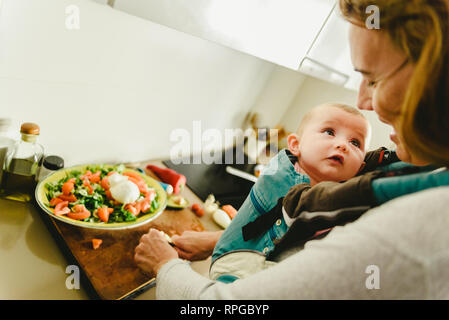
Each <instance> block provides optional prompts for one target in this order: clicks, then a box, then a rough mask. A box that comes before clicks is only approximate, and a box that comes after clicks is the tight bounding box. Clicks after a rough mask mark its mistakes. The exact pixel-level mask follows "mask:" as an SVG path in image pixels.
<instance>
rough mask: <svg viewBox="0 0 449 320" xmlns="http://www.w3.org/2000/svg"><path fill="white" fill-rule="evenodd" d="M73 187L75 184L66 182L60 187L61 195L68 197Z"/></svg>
mask: <svg viewBox="0 0 449 320" xmlns="http://www.w3.org/2000/svg"><path fill="white" fill-rule="evenodd" d="M74 187H75V184H74V183H73V182H71V181H67V182H65V183H64V184H63V185H62V193H63V194H64V195H66V196H68V195H69V194H70V193H71V192H72V190H73V188H74Z"/></svg>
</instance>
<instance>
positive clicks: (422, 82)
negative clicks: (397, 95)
mask: <svg viewBox="0 0 449 320" xmlns="http://www.w3.org/2000/svg"><path fill="white" fill-rule="evenodd" d="M339 1H340V10H341V12H342V14H343V16H344V18H345V19H346V20H348V21H349V22H351V23H353V24H356V25H359V26H365V21H366V20H367V19H368V18H369V16H370V14H371V13H372V12H370V11H368V13H367V12H366V8H367V7H368V6H370V5H375V6H377V7H378V8H379V13H380V17H379V18H380V29H381V30H383V31H386V33H387V34H388V36H389V37H390V39H391V41H392V43H393V44H394V45H395V46H396V48H398V50H400V51H401V52H403V53H404V54H405V55H406V56H407V57H408V59H409V61H410V62H412V63H413V64H414V65H415V71H414V73H413V76H412V78H411V80H410V83H409V86H408V89H407V92H406V95H405V98H404V101H403V103H402V106H401V118H400V131H401V137H402V138H403V139H404V143H405V145H406V146H407V148H408V149H409V150H410V151H411V152H412V153H413V154H415V155H416V156H418V157H419V158H421V159H423V160H427V161H430V162H432V163H435V164H443V165H448V164H449V138H448V137H449V1H448V0H339Z"/></svg>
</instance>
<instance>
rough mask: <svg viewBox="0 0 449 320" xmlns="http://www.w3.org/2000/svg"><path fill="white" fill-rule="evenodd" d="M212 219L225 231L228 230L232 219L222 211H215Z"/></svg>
mask: <svg viewBox="0 0 449 320" xmlns="http://www.w3.org/2000/svg"><path fill="white" fill-rule="evenodd" d="M212 217H213V218H214V221H215V222H216V223H217V224H218V225H219V226H221V227H222V228H223V229H226V228H227V227H228V226H229V225H230V224H231V218H229V216H228V214H227V213H226V212H224V211H223V210H221V209H217V210H215V212H214V213H213V216H212Z"/></svg>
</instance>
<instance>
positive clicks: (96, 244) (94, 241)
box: [92, 239, 103, 250]
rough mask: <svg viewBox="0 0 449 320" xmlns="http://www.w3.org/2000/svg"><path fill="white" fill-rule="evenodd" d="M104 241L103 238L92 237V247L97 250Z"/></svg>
mask: <svg viewBox="0 0 449 320" xmlns="http://www.w3.org/2000/svg"><path fill="white" fill-rule="evenodd" d="M102 243H103V240H101V239H92V248H94V250H97V249H98V248H100V246H101V244H102Z"/></svg>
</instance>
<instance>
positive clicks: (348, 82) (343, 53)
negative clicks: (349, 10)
mask: <svg viewBox="0 0 449 320" xmlns="http://www.w3.org/2000/svg"><path fill="white" fill-rule="evenodd" d="M348 29H349V23H348V22H347V21H345V20H344V19H343V18H342V17H341V16H340V13H339V9H338V6H335V8H334V10H333V11H332V13H331V14H330V16H329V18H328V19H327V21H326V22H325V24H324V26H323V28H322V30H321V31H320V33H319V34H318V36H317V38H316V40H315V41H314V43H313V45H312V46H311V48H310V49H309V51H308V52H307V54H306V56H305V57H304V58H303V59H302V61H301V65H300V67H299V69H298V70H299V71H300V72H302V73H305V74H308V75H311V76H314V77H316V78H319V79H322V80H326V81H329V82H332V83H335V84H338V85H342V86H345V87H346V88H348V89H352V90H358V86H359V83H360V80H361V76H360V74H359V73H358V72H355V71H354V68H353V66H352V63H351V55H350V48H349V38H348Z"/></svg>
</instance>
